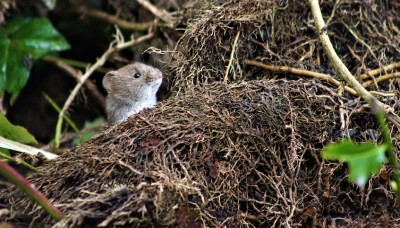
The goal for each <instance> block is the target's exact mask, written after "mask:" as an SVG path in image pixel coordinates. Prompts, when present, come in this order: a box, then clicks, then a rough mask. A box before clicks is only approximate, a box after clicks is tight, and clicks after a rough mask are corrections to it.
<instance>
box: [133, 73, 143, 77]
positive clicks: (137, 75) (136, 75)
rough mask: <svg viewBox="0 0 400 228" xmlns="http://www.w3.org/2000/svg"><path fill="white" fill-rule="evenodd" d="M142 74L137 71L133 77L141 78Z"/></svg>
mask: <svg viewBox="0 0 400 228" xmlns="http://www.w3.org/2000/svg"><path fill="white" fill-rule="evenodd" d="M141 76H142V75H141V74H140V73H135V74H134V75H133V77H134V78H140V77H141Z"/></svg>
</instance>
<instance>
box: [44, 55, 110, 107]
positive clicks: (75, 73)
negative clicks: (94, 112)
mask: <svg viewBox="0 0 400 228" xmlns="http://www.w3.org/2000/svg"><path fill="white" fill-rule="evenodd" d="M43 59H44V60H46V61H48V62H51V63H53V64H55V65H56V66H58V67H59V68H60V69H62V70H64V71H65V72H66V73H68V74H69V75H70V76H72V77H73V78H75V80H76V81H78V82H79V81H80V80H81V77H82V72H81V71H79V70H77V69H75V68H73V67H72V66H70V65H68V64H67V63H65V62H63V61H62V60H59V59H53V58H51V57H50V58H49V57H48V56H45V57H43ZM83 86H84V87H85V89H87V90H88V91H89V93H90V94H91V95H92V97H93V98H94V102H95V103H96V104H97V105H98V106H99V107H101V108H104V107H105V103H106V98H105V97H104V95H103V94H102V93H101V92H100V91H99V89H98V88H97V86H96V85H95V84H94V82H92V81H91V80H87V81H85V83H84V84H83Z"/></svg>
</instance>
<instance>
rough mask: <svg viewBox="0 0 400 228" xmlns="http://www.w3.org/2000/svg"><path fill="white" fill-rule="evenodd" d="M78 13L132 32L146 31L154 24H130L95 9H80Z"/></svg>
mask: <svg viewBox="0 0 400 228" xmlns="http://www.w3.org/2000/svg"><path fill="white" fill-rule="evenodd" d="M79 11H80V12H81V13H83V14H85V15H89V16H91V17H94V18H97V19H100V20H103V21H106V22H108V23H110V24H115V25H117V26H118V27H119V28H121V29H126V30H133V31H147V30H148V29H149V28H150V27H151V26H152V25H153V24H154V23H153V22H142V23H140V22H131V21H126V20H123V19H120V18H118V17H117V16H114V15H111V14H108V13H106V12H104V11H101V10H97V9H87V8H85V7H83V8H80V9H79Z"/></svg>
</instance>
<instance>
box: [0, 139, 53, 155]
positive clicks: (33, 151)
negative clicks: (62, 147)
mask: <svg viewBox="0 0 400 228" xmlns="http://www.w3.org/2000/svg"><path fill="white" fill-rule="evenodd" d="M0 147H3V148H6V149H9V150H15V151H19V152H21V153H26V154H29V155H32V156H38V155H40V154H41V155H43V156H44V157H45V158H47V159H49V160H51V159H56V158H58V155H56V154H53V153H50V152H47V151H44V150H41V149H38V148H35V147H32V146H28V145H25V144H22V143H19V142H15V141H12V140H9V139H6V138H4V137H1V136H0Z"/></svg>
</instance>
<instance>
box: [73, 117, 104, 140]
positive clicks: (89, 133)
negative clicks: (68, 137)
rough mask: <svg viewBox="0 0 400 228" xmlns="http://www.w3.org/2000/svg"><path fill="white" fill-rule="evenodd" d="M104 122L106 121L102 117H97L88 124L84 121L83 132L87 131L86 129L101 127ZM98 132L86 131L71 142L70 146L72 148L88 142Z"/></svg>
mask: <svg viewBox="0 0 400 228" xmlns="http://www.w3.org/2000/svg"><path fill="white" fill-rule="evenodd" d="M105 122H106V120H105V119H104V118H103V117H98V118H96V119H94V120H93V121H91V122H89V121H86V122H85V125H84V126H83V130H87V129H91V128H95V127H97V126H101V125H103V124H104V123H105ZM97 133H98V132H96V131H93V130H92V131H87V132H85V133H83V134H82V135H81V136H80V137H79V138H75V139H74V140H73V141H72V144H73V145H74V146H77V145H80V144H82V143H85V142H87V141H89V140H90V139H91V138H92V137H93V136H94V135H96V134H97Z"/></svg>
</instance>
